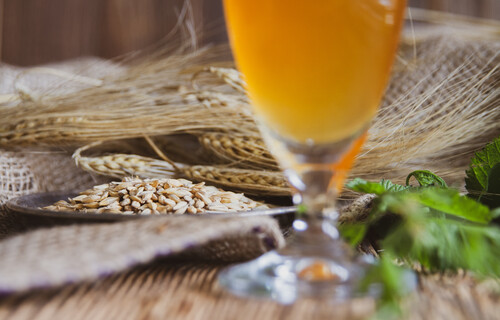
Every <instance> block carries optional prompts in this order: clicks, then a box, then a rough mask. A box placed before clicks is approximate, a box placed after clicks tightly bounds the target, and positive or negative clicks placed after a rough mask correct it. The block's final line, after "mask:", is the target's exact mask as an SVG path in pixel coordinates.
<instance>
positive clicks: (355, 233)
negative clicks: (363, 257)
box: [338, 223, 368, 247]
mask: <svg viewBox="0 0 500 320" xmlns="http://www.w3.org/2000/svg"><path fill="white" fill-rule="evenodd" d="M338 229H339V232H340V234H341V235H342V237H343V238H344V240H345V241H347V242H348V243H349V244H350V245H351V246H353V247H355V246H357V245H358V244H359V243H360V242H361V241H362V240H363V238H364V237H365V234H366V230H367V229H368V226H367V225H366V224H364V223H353V224H348V223H344V224H340V225H338Z"/></svg>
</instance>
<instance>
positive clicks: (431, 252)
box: [383, 218, 500, 276]
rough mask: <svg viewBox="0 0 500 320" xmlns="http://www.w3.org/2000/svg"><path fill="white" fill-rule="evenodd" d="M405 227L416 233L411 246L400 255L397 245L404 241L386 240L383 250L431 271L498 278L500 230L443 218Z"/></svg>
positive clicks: (419, 221) (421, 221) (426, 220)
mask: <svg viewBox="0 0 500 320" xmlns="http://www.w3.org/2000/svg"><path fill="white" fill-rule="evenodd" d="M406 227H407V229H408V228H410V229H414V230H419V232H418V237H416V238H414V241H413V242H412V245H411V246H410V247H409V248H407V249H406V251H401V250H398V249H400V248H401V246H399V244H398V242H399V241H402V240H403V239H404V238H399V237H394V236H393V237H387V238H386V239H385V240H384V241H383V248H384V250H387V251H389V252H392V253H393V254H397V256H399V257H401V258H402V259H405V260H407V261H408V262H418V263H420V264H421V265H422V266H423V267H425V268H426V269H428V270H431V271H437V270H439V271H443V270H458V269H466V270H471V271H474V272H475V273H477V274H480V275H484V276H500V264H499V263H498V257H499V256H500V228H497V227H494V226H482V225H474V224H470V223H467V222H464V221H460V220H449V219H442V218H429V219H420V220H417V221H409V222H408V224H407V225H406ZM399 233H400V235H402V234H404V233H405V230H399ZM404 237H406V235H405V236H404Z"/></svg>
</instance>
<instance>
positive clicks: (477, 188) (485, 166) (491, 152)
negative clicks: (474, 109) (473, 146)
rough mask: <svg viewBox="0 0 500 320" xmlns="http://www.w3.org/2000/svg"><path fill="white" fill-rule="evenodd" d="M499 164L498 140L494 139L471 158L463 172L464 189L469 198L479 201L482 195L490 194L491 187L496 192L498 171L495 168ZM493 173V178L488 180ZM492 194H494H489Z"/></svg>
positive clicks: (499, 141) (499, 145) (499, 143)
mask: <svg viewBox="0 0 500 320" xmlns="http://www.w3.org/2000/svg"><path fill="white" fill-rule="evenodd" d="M498 164H500V138H496V139H495V140H494V141H493V142H491V143H489V144H487V145H486V146H485V147H484V148H483V149H482V150H481V151H479V152H476V154H475V155H474V157H472V159H471V161H470V165H469V169H468V170H466V171H465V173H466V175H467V177H466V178H465V188H466V189H467V191H468V192H469V194H470V196H471V197H473V198H475V199H479V200H481V198H482V195H483V194H485V193H487V192H490V191H489V188H490V183H491V187H492V188H493V189H494V190H497V187H498V184H500V182H498V180H499V179H498V173H497V172H498V171H497V170H498V169H494V170H493V172H492V169H493V167H495V168H497V167H496V166H497V165H498ZM492 173H493V178H491V179H490V178H489V177H490V175H491V174H492ZM491 193H494V192H491Z"/></svg>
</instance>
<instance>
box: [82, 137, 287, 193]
mask: <svg viewBox="0 0 500 320" xmlns="http://www.w3.org/2000/svg"><path fill="white" fill-rule="evenodd" d="M101 143H102V142H94V143H92V144H89V145H87V146H84V147H82V148H79V149H77V150H76V151H75V153H74V154H73V158H74V160H75V163H76V165H77V166H79V167H81V168H82V169H84V170H86V171H88V172H92V173H96V174H99V175H106V176H111V177H116V178H123V177H128V176H137V177H140V178H188V179H191V180H194V181H197V182H208V183H212V184H214V185H218V186H221V187H229V188H231V189H238V190H245V192H246V193H249V194H259V195H262V194H267V195H273V196H280V195H289V194H290V189H289V188H288V185H287V183H286V180H285V178H284V176H283V174H282V173H281V172H279V171H263V170H249V169H238V168H228V167H225V166H209V165H207V166H202V165H194V166H191V165H186V164H182V163H173V162H171V161H164V160H158V159H154V158H150V157H145V156H139V155H133V154H111V155H105V156H95V157H87V156H83V155H82V153H83V152H84V151H87V150H89V149H91V148H93V147H96V146H98V145H100V144H101Z"/></svg>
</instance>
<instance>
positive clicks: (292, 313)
mask: <svg viewBox="0 0 500 320" xmlns="http://www.w3.org/2000/svg"><path fill="white" fill-rule="evenodd" d="M221 267H222V266H220V265H206V264H192V263H183V262H175V261H174V262H172V261H168V260H163V261H158V262H155V263H154V264H151V265H148V266H141V267H138V268H135V269H133V270H130V271H129V272H126V273H123V274H118V275H114V276H110V277H107V278H104V279H101V280H99V281H95V282H90V283H82V284H73V285H68V286H64V287H62V288H56V289H46V290H37V291H33V292H29V293H26V294H16V295H11V296H4V297H2V298H1V299H0V318H1V319H71V320H79V319H93V320H97V319H259V320H264V319H301V320H302V319H360V318H364V317H366V316H368V315H370V314H372V312H373V310H374V302H373V301H371V300H358V301H353V302H351V303H345V304H340V305H333V304H330V303H328V302H324V301H315V300H304V301H299V302H297V303H295V304H293V305H288V306H284V305H280V304H277V303H274V302H269V301H264V300H254V299H242V298H238V297H234V296H232V295H230V294H228V293H226V292H224V291H223V290H222V289H221V288H220V287H219V285H218V283H217V279H216V276H217V272H218V270H220V268H221ZM494 286H497V287H496V288H492V287H494ZM495 290H496V293H495ZM499 299H500V294H499V291H498V283H495V282H492V281H486V282H482V283H480V284H478V283H476V282H475V281H474V280H472V278H471V277H469V276H468V275H465V274H458V275H455V276H442V275H429V276H421V277H420V284H419V288H418V290H417V291H416V292H415V293H414V294H412V295H411V296H410V297H409V298H408V299H406V301H405V302H404V305H405V308H406V309H407V315H408V318H409V319H498V318H499V315H500V303H499Z"/></svg>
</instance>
